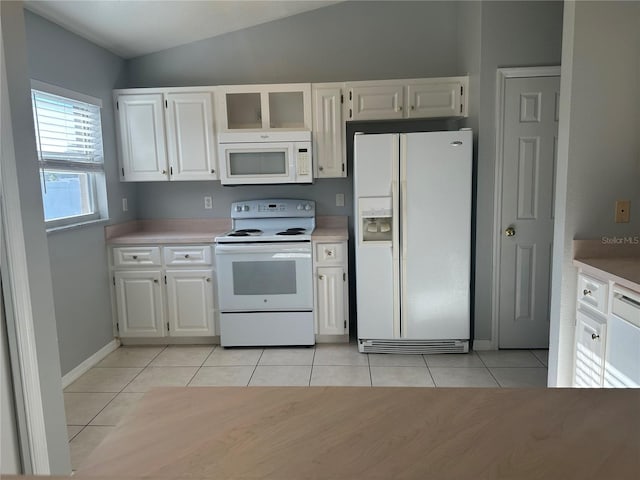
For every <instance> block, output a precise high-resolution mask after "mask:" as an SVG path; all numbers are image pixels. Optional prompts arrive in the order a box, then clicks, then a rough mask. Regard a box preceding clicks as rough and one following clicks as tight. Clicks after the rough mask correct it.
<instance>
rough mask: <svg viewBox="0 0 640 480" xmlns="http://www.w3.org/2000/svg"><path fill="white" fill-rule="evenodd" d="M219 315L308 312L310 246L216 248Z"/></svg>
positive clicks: (310, 268)
mask: <svg viewBox="0 0 640 480" xmlns="http://www.w3.org/2000/svg"><path fill="white" fill-rule="evenodd" d="M215 253H216V267H217V270H218V301H219V303H220V311H221V312H223V313H225V312H265V311H267V312H268V311H311V310H312V309H313V292H312V284H313V280H312V265H311V243H310V242H298V243H278V242H273V243H235V244H218V245H216V248H215Z"/></svg>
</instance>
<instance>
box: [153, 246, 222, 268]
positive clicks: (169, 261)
mask: <svg viewBox="0 0 640 480" xmlns="http://www.w3.org/2000/svg"><path fill="white" fill-rule="evenodd" d="M163 250H164V263H165V265H167V266H168V265H174V266H175V265H211V245H185V246H175V247H164V249H163Z"/></svg>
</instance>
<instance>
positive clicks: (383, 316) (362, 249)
mask: <svg viewBox="0 0 640 480" xmlns="http://www.w3.org/2000/svg"><path fill="white" fill-rule="evenodd" d="M398 142H399V135H397V134H383V135H379V134H373V135H356V136H355V140H354V199H355V201H354V204H355V214H354V218H355V219H356V220H355V222H354V223H355V237H356V304H357V315H358V317H357V318H358V338H365V339H392V338H398V337H399V335H400V299H399V285H400V281H399V275H400V274H399V262H400V255H399V253H400V252H399V248H398V240H399V233H398V232H399V225H398V208H399V205H398V195H397V193H398V165H399V144H398ZM372 197H387V198H389V197H390V198H391V205H392V210H393V212H392V220H391V221H392V226H391V230H392V238H391V239H390V240H380V241H373V242H363V241H361V239H362V238H363V235H362V232H361V231H360V230H361V229H362V227H363V225H366V222H363V221H362V219H361V218H360V216H361V213H362V212H361V210H360V208H359V207H360V206H362V205H363V204H365V203H366V204H367V205H370V204H371V198H372ZM373 204H376V205H377V203H376V202H375V201H374V202H373ZM387 220H388V219H387ZM380 237H384V235H380Z"/></svg>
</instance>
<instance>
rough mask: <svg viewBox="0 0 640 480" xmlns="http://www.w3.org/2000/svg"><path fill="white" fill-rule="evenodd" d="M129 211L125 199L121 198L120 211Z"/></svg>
mask: <svg viewBox="0 0 640 480" xmlns="http://www.w3.org/2000/svg"><path fill="white" fill-rule="evenodd" d="M127 210H129V204H128V203H127V197H122V211H123V212H126V211H127Z"/></svg>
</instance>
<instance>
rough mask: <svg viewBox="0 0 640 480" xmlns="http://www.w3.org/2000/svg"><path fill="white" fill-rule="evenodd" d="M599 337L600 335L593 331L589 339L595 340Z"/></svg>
mask: <svg viewBox="0 0 640 480" xmlns="http://www.w3.org/2000/svg"><path fill="white" fill-rule="evenodd" d="M599 338H600V335H596V334H595V333H592V334H591V340H597V339H599Z"/></svg>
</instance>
